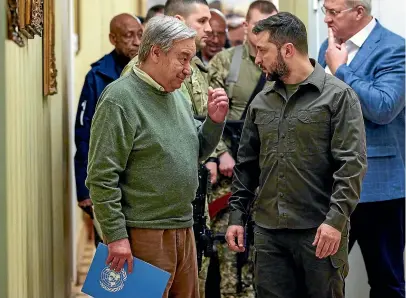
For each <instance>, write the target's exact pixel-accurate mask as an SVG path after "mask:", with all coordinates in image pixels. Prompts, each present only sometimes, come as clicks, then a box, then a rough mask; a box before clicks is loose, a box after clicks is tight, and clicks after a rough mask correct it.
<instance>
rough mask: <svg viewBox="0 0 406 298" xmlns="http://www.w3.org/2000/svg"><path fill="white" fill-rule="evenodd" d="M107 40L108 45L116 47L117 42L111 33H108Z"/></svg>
mask: <svg viewBox="0 0 406 298" xmlns="http://www.w3.org/2000/svg"><path fill="white" fill-rule="evenodd" d="M109 39H110V43H111V44H112V45H113V46H116V44H117V40H116V36H115V35H114V34H113V33H109Z"/></svg>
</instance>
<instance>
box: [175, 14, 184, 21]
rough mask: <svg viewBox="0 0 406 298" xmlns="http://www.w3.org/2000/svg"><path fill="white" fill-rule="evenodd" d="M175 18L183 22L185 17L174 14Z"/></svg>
mask: <svg viewBox="0 0 406 298" xmlns="http://www.w3.org/2000/svg"><path fill="white" fill-rule="evenodd" d="M175 18H177V19H178V20H181V21H182V22H183V23H184V22H185V18H184V17H182V16H181V15H178V14H177V15H175Z"/></svg>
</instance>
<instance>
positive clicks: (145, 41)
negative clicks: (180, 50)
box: [138, 15, 196, 62]
mask: <svg viewBox="0 0 406 298" xmlns="http://www.w3.org/2000/svg"><path fill="white" fill-rule="evenodd" d="M195 36H196V31H195V30H193V29H191V28H189V27H188V26H186V24H185V23H183V22H182V21H180V20H179V19H177V18H175V17H170V16H165V15H158V16H155V17H153V18H151V19H150V20H149V21H148V23H147V26H146V27H145V30H144V33H143V35H142V39H141V44H140V49H139V51H138V60H139V61H140V62H144V61H145V60H147V58H148V55H149V53H150V51H151V49H152V47H153V46H158V47H159V48H160V49H161V50H162V51H164V52H165V53H167V52H168V51H169V50H170V49H171V48H172V46H173V42H174V41H181V40H185V39H189V38H194V37H195Z"/></svg>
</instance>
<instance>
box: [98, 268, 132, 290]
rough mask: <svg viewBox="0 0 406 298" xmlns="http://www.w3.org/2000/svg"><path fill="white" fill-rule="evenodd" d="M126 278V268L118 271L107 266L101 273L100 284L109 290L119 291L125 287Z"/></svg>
mask: <svg viewBox="0 0 406 298" xmlns="http://www.w3.org/2000/svg"><path fill="white" fill-rule="evenodd" d="M126 279H127V273H125V270H124V269H121V271H120V272H116V271H114V270H111V269H110V267H109V266H107V267H105V268H104V269H103V270H102V272H101V274H100V286H101V287H102V288H103V289H105V290H106V291H108V292H118V291H121V290H122V289H123V288H124V282H125V281H126Z"/></svg>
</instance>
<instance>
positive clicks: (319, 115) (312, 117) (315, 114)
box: [297, 109, 329, 123]
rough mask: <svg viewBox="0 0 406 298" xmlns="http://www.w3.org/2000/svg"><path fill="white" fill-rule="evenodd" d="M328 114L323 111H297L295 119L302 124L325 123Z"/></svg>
mask: <svg viewBox="0 0 406 298" xmlns="http://www.w3.org/2000/svg"><path fill="white" fill-rule="evenodd" d="M328 118H329V114H328V113H327V112H326V111H324V110H323V109H311V110H299V111H298V113H297V119H299V120H300V121H301V122H303V123H317V122H326V121H327V120H328Z"/></svg>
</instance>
